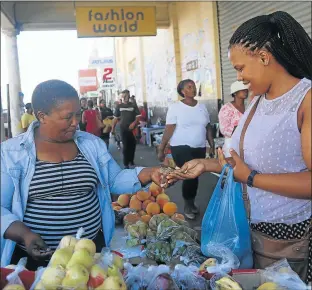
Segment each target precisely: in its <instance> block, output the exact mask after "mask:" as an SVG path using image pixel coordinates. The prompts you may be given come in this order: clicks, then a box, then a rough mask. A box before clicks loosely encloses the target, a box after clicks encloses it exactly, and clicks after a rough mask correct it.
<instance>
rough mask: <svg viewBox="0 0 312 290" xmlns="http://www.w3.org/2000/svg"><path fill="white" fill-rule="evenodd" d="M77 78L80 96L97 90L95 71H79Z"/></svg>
mask: <svg viewBox="0 0 312 290" xmlns="http://www.w3.org/2000/svg"><path fill="white" fill-rule="evenodd" d="M78 77H79V90H80V93H81V94H84V93H87V92H93V91H96V90H97V89H98V80H97V70H96V69H83V70H79V72H78Z"/></svg>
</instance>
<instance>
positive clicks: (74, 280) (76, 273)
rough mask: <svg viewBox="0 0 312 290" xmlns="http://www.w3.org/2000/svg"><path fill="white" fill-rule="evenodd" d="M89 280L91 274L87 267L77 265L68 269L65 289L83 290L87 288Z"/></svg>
mask: <svg viewBox="0 0 312 290" xmlns="http://www.w3.org/2000/svg"><path fill="white" fill-rule="evenodd" d="M88 280H89V272H88V270H87V269H86V267H84V266H82V265H80V264H75V265H72V266H70V267H68V268H67V272H66V276H65V278H64V280H63V282H62V286H63V287H65V288H66V287H68V288H70V287H74V288H75V289H77V287H79V289H80V287H82V289H84V288H86V285H87V282H88Z"/></svg>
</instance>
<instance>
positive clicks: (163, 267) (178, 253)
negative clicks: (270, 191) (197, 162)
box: [1, 183, 308, 290]
mask: <svg viewBox="0 0 312 290" xmlns="http://www.w3.org/2000/svg"><path fill="white" fill-rule="evenodd" d="M210 204H211V203H210ZM212 204H213V203H212ZM112 207H113V208H114V212H115V217H116V218H115V221H116V230H115V235H114V237H113V240H112V242H111V246H110V248H109V249H108V248H103V249H102V252H101V253H96V250H95V249H96V247H95V244H94V242H93V241H92V240H88V239H85V238H82V236H83V233H84V230H83V228H81V229H79V230H78V232H77V235H76V237H72V236H65V237H63V239H62V240H61V241H60V244H59V246H58V248H57V250H56V251H55V252H54V253H53V255H52V257H51V259H50V262H49V264H48V266H47V267H46V268H38V270H37V271H36V272H31V271H27V269H25V265H26V260H25V258H23V259H21V260H20V262H19V263H18V265H17V266H14V265H10V266H9V268H10V269H6V268H2V269H1V289H5V290H24V289H32V290H41V289H42V290H50V289H51V290H52V289H53V290H54V289H55V290H59V289H62V290H80V289H81V290H84V289H87V290H93V289H96V290H119V289H120V290H126V289H129V290H179V289H182V290H189V289H190V290H208V289H212V290H228V289H229V290H231V289H232V290H233V289H234V290H247V289H248V290H249V289H257V290H277V289H283V290H287V289H289V290H293V289H308V288H307V287H306V285H305V284H304V283H303V282H302V281H301V279H300V278H299V276H298V275H297V274H296V273H294V272H293V271H292V269H291V267H290V266H289V264H288V262H287V260H286V259H283V260H281V261H278V262H276V263H274V264H273V265H270V266H268V267H267V268H266V269H264V270H256V269H243V266H244V265H246V261H245V257H244V256H240V255H239V252H237V251H236V250H235V249H234V252H235V253H234V252H233V250H232V248H231V246H229V244H226V243H219V244H218V243H210V242H207V243H206V242H205V239H200V238H199V236H198V234H197V232H196V231H195V230H194V229H192V228H191V227H190V226H189V224H188V222H187V221H186V220H185V218H184V216H183V214H181V213H178V208H177V206H176V205H175V204H174V203H173V202H171V201H170V197H169V196H168V195H167V194H166V193H165V191H164V190H163V189H162V188H160V187H159V186H157V185H156V184H154V183H153V184H152V185H151V186H150V188H149V190H148V191H138V192H137V193H135V194H123V195H120V196H119V198H118V200H117V201H116V202H113V203H112ZM210 219H212V218H210ZM216 232H217V230H216ZM223 237H224V238H226V235H223ZM213 239H214V238H211V240H213ZM200 240H201V241H200ZM203 241H204V243H205V245H203V244H201V242H203ZM241 244H242V243H241ZM227 245H228V246H229V247H228V246H227ZM237 255H238V256H237ZM247 255H248V254H247Z"/></svg>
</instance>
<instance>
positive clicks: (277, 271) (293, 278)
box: [262, 259, 310, 290]
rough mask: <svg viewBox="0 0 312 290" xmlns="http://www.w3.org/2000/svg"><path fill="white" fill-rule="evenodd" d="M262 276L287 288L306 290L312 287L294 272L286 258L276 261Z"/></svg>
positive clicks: (286, 289)
mask: <svg viewBox="0 0 312 290" xmlns="http://www.w3.org/2000/svg"><path fill="white" fill-rule="evenodd" d="M262 276H263V277H265V279H266V280H268V281H270V282H274V283H276V284H277V285H278V286H279V287H281V288H283V289H285V290H292V289H296V290H306V289H310V288H308V287H307V285H306V284H305V283H304V282H303V281H302V280H301V279H300V277H299V275H298V274H297V273H296V272H294V271H293V270H292V269H291V267H290V265H289V264H288V262H287V260H286V259H282V260H280V261H277V262H275V263H274V264H272V265H271V266H269V267H267V268H265V270H264V271H263V272H262Z"/></svg>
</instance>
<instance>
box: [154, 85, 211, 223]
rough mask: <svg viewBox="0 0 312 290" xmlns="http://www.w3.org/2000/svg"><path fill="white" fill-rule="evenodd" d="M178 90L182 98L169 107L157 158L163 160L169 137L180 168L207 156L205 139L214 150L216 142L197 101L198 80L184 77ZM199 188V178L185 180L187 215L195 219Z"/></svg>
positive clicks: (206, 115)
mask: <svg viewBox="0 0 312 290" xmlns="http://www.w3.org/2000/svg"><path fill="white" fill-rule="evenodd" d="M177 91H178V94H179V95H180V96H181V97H182V98H183V100H181V101H179V102H176V103H174V104H172V105H171V106H170V107H169V109H168V112H167V118H166V128H165V132H164V136H163V138H162V143H161V144H160V146H159V153H158V158H159V160H160V161H164V159H165V153H164V152H165V148H166V146H167V144H168V142H169V140H170V146H171V152H172V157H173V160H174V161H175V163H176V164H177V166H180V167H181V166H182V165H183V164H184V163H185V162H187V161H190V160H192V159H194V158H205V156H206V139H207V140H208V142H209V145H210V147H211V151H212V152H213V150H214V144H213V134H212V128H211V126H210V118H209V113H208V111H207V108H206V106H205V105H204V104H200V103H199V102H198V101H197V100H195V97H196V85H195V83H194V82H193V81H192V80H190V79H186V80H183V81H181V82H180V83H179V84H178V87H177ZM197 188H198V178H194V179H191V180H185V181H183V184H182V195H183V198H184V204H185V207H184V214H185V216H186V217H187V218H189V219H195V218H196V214H198V212H199V210H198V208H197V206H196V205H195V197H196V194H197Z"/></svg>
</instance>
